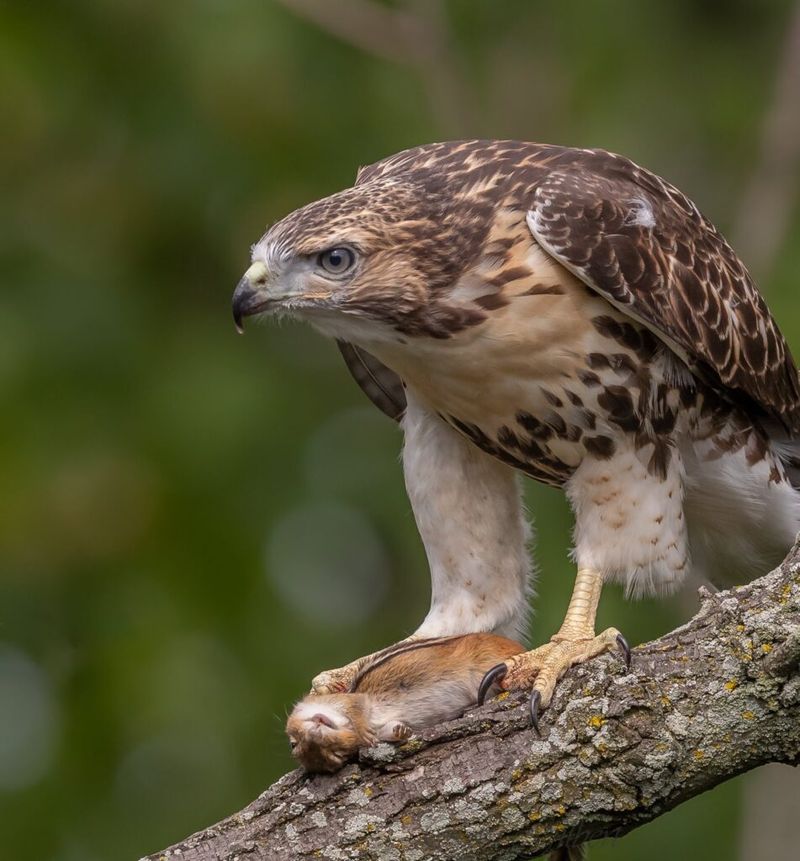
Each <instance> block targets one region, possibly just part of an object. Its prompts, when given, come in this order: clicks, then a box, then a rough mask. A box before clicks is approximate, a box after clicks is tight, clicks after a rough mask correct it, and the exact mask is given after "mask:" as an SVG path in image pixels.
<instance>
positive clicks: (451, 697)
mask: <svg viewBox="0 0 800 861" xmlns="http://www.w3.org/2000/svg"><path fill="white" fill-rule="evenodd" d="M522 651H524V647H523V646H521V645H520V644H519V643H515V642H514V641H513V640H508V639H506V638H505V637H498V636H495V635H494V634H466V635H464V636H459V637H442V638H438V639H431V640H416V641H412V642H408V643H402V644H400V645H398V646H394V647H390V648H389V649H386V650H385V651H383V652H380V653H378V655H376V656H375V658H374V659H373V660H371V661H370V662H369V664H367V665H366V666H365V667H364V668H362V670H361V671H360V672H359V674H358V676H357V677H356V679H355V681H354V682H353V686H352V688H351V689H350V692H349V693H343V694H322V695H313V694H309V695H308V696H307V697H305V698H304V699H302V700H301V701H300V702H299V703H297V705H296V706H295V707H294V710H293V711H292V713H291V715H290V716H289V720H288V722H287V724H286V733H287V735H288V736H289V742H290V744H291V745H292V753H293V755H294V756H295V758H296V759H297V760H298V761H299V762H300V764H301V765H302V766H303V767H304V768H305V769H306V771H326V772H333V771H337V770H338V769H340V768H341V767H342V766H343V765H344V764H345V763H346V762H347V760H348V759H350V758H351V757H352V756H353V755H354V754H355V753H356V752H357V751H358V749H359V748H361V747H369V746H370V745H373V744H375V743H376V742H378V741H401V740H402V739H405V738H408V737H409V736H410V735H411V734H412V733H413V732H416V731H418V730H421V729H424V728H425V727H428V726H432V725H434V724H437V723H440V722H441V721H446V720H451V719H453V718H455V717H459V716H460V715H461V714H463V712H464V711H465V710H466V709H467V708H469V707H470V706H472V705H475V703H476V702H477V699H478V686H479V685H480V682H481V679H482V678H483V675H484V673H486V671H487V670H489V669H490V668H491V667H493V666H494V665H495V664H498V663H500V661H503V660H505V659H506V658H509V657H511V656H512V655H517V654H519V653H520V652H522Z"/></svg>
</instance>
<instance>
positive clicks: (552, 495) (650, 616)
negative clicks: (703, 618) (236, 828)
mask: <svg viewBox="0 0 800 861" xmlns="http://www.w3.org/2000/svg"><path fill="white" fill-rule="evenodd" d="M368 12H371V13H372V14H371V15H368V14H367V13H368ZM793 14H794V12H793V9H792V4H790V3H788V2H771V3H769V4H767V3H758V2H743V0H738V2H722V0H714V2H712V0H706V2H688V0H672V2H670V3H642V2H634V0H630V2H606V3H591V4H590V3H586V2H577V0H566V2H565V0H562V2H560V3H558V4H552V3H548V4H545V3H540V2H524V0H507V2H502V3H500V2H498V3H489V2H479V0H458V2H456V0H454V2H450V3H439V2H434V0H430V2H405V3H400V2H397V3H391V4H390V3H386V4H377V3H366V4H365V3H362V2H344V0H328V2H326V0H321V2H312V0H303V2H301V0H292V2H290V0H285V2H276V0H196V2H186V0H175V2H170V3H156V2H152V0H106V2H100V0H72V2H49V3H27V4H22V3H0V159H1V161H0V201H1V202H2V206H0V265H1V267H2V268H1V270H0V271H1V280H0V288H1V290H2V292H1V293H0V394H1V395H2V399H3V403H4V406H5V419H4V421H3V423H2V426H0V470H1V471H2V491H1V492H0V494H1V495H0V822H2V849H0V856H2V858H4V859H5V858H8V859H13V861H27V859H36V861H41V859H44V861H95V859H97V861H113V859H131V858H136V857H138V856H140V855H143V854H144V853H146V852H152V851H155V850H157V849H159V848H162V847H163V846H165V845H167V844H168V843H171V842H174V841H176V840H178V839H179V838H182V837H183V836H185V835H186V834H187V833H189V832H191V831H193V830H196V829H198V828H200V827H202V826H204V825H207V824H209V823H211V822H212V821H214V820H216V819H219V818H221V817H223V816H224V815H226V814H228V813H230V812H233V811H234V810H237V809H239V808H240V807H242V806H243V805H244V804H245V803H247V802H248V801H250V800H251V799H252V798H253V797H254V796H255V795H256V794H257V793H258V792H260V791H261V790H262V789H263V788H264V787H265V786H266V785H267V784H268V783H270V782H271V781H273V780H274V779H275V778H277V777H278V776H279V775H280V774H282V773H283V772H284V771H286V770H288V769H289V768H290V767H291V761H290V758H289V756H288V751H287V745H286V743H285V741H284V737H283V733H282V724H283V721H284V719H285V715H286V709H287V707H289V706H290V704H291V703H292V702H293V700H294V699H295V698H297V697H298V696H299V695H301V694H302V693H303V692H304V691H305V690H306V689H307V687H308V683H309V680H310V678H311V677H312V676H313V675H314V674H315V673H316V672H318V671H319V670H321V669H324V668H328V667H331V666H337V665H339V664H341V663H344V662H346V661H348V660H349V659H351V658H353V657H354V656H357V655H361V654H365V653H366V652H367V651H370V650H372V649H375V648H378V647H380V646H382V645H385V644H386V643H388V642H390V641H393V640H396V639H398V638H400V637H401V636H403V635H404V634H406V633H408V632H410V631H411V630H413V628H414V627H415V626H416V624H417V623H418V622H419V621H420V620H421V618H422V616H423V615H424V613H425V610H426V608H427V599H428V580H427V571H426V566H425V561H424V556H423V553H422V549H421V545H420V542H419V539H418V537H417V535H416V532H415V529H414V524H413V518H412V516H411V513H410V509H409V505H408V502H407V500H406V497H405V495H404V491H403V483H402V477H401V470H400V466H399V462H398V451H399V446H400V434H399V431H398V430H397V428H396V427H395V426H394V425H393V424H392V422H391V421H389V420H388V419H386V418H384V417H383V416H382V415H381V414H380V413H379V412H378V411H377V410H375V409H374V408H373V407H372V406H371V405H370V404H369V403H368V402H367V401H366V399H365V398H364V397H363V395H362V394H361V392H360V391H359V390H358V389H357V387H356V386H355V385H354V384H353V383H352V381H351V380H350V378H349V376H348V374H347V372H346V370H345V368H344V366H343V364H342V362H341V361H340V360H339V357H338V353H337V351H336V348H335V346H334V345H333V344H332V343H328V342H326V341H324V340H323V339H322V338H321V337H319V336H317V335H316V334H314V333H313V332H312V331H311V330H310V329H306V328H303V327H301V326H299V325H288V324H287V325H282V326H280V327H278V326H267V327H260V326H254V325H251V326H250V327H249V328H248V332H247V335H246V337H244V338H240V337H237V335H236V333H235V332H234V329H233V324H232V321H231V317H230V296H231V292H232V290H233V287H234V286H235V284H236V281H237V280H238V278H239V277H240V275H241V273H242V272H243V270H244V269H245V268H246V266H247V264H248V248H249V245H250V243H252V242H254V241H255V240H256V239H258V237H259V236H260V235H261V233H262V232H263V230H264V228H265V226H266V225H267V224H269V223H270V222H272V221H274V220H276V219H277V218H279V217H281V216H282V215H284V214H286V213H287V212H288V211H289V210H291V209H294V208H295V207H297V206H299V205H301V204H303V203H306V202H308V201H309V200H312V199H314V198H318V197H321V196H323V195H326V194H328V193H331V192H333V191H335V190H337V189H339V188H341V187H343V186H346V185H349V184H350V183H351V181H352V180H353V178H354V175H355V171H356V168H357V167H358V166H359V165H360V164H366V163H369V162H371V161H375V160H377V159H379V158H381V157H383V156H384V155H387V154H389V153H391V152H394V151H397V150H399V149H402V148H404V147H407V146H412V145H415V144H418V143H423V142H426V141H430V140H435V139H443V138H450V137H460V136H485V137H517V138H522V139H530V140H542V141H549V142H554V143H565V144H574V145H579V146H602V147H605V148H608V149H612V150H617V151H621V152H624V153H625V154H627V155H629V156H631V157H632V158H634V159H635V160H637V161H639V162H641V163H643V164H645V165H647V166H649V167H651V168H652V169H654V170H655V171H657V172H658V173H660V174H662V175H664V176H666V177H667V178H668V179H670V180H672V181H673V182H675V183H676V184H677V185H679V186H680V187H681V188H683V189H684V190H685V191H687V192H688V193H689V194H690V195H691V196H692V197H693V198H694V199H695V200H696V201H697V202H698V203H699V205H700V206H701V208H702V209H703V210H704V211H705V212H706V213H707V214H708V215H709V216H711V217H712V218H713V219H714V220H715V221H716V222H717V224H718V225H719V226H720V227H721V228H722V229H723V230H724V231H726V232H728V233H731V234H733V235H734V236H735V237H736V242H737V247H738V248H739V250H740V252H741V253H742V254H743V256H744V257H745V260H746V261H747V262H751V263H753V265H754V268H755V269H756V271H757V274H759V275H760V276H761V283H762V285H763V288H764V290H765V291H766V292H767V294H768V297H769V301H770V304H771V306H772V308H773V310H774V312H775V314H776V316H777V317H778V319H779V321H780V322H781V325H782V327H783V329H784V332H785V333H786V335H787V336H788V339H789V341H790V343H792V344H793V345H794V347H795V352H800V315H799V314H798V310H800V298H798V295H797V291H796V283H797V272H798V271H800V219H799V218H798V213H797V202H796V195H795V193H794V192H795V191H796V185H797V180H796V174H793V173H792V172H791V169H790V168H791V164H792V159H791V157H790V158H789V159H788V164H789V168H786V165H785V164H784V167H783V168H782V169H783V170H784V173H783V174H779V175H778V179H777V181H776V179H775V176H774V174H775V170H774V169H773V168H774V165H775V163H776V162H775V159H778V161H779V160H780V158H783V159H784V161H787V159H786V153H785V152H784V150H785V149H786V148H787V147H788V149H789V150H790V151H791V149H792V140H793V138H792V134H793V133H790V132H787V131H786V126H785V125H784V126H781V125H780V123H781V117H780V113H781V108H780V104H781V99H783V100H784V102H785V93H784V94H783V95H781V94H782V93H783V90H782V87H783V88H784V89H785V87H784V84H781V83H780V82H781V74H782V73H781V68H782V64H784V62H785V59H786V56H787V54H786V50H787V48H786V46H787V43H789V42H790V41H791V40H789V38H788V33H789V31H790V26H791V22H792V16H793ZM797 32H798V33H800V30H798V31H797ZM796 41H797V40H796V39H795V42H796ZM798 47H800V46H797V45H796V46H795V48H798ZM776 94H777V95H776ZM789 103H790V104H791V99H790V102H789ZM796 104H797V103H795V106H794V107H793V111H794V115H795V117H796V114H797V111H798V110H799V109H798V108H797V107H796ZM784 109H785V105H784ZM776 111H777V114H778V119H777V120H776V119H775V114H776ZM790 114H791V111H790ZM785 119H786V117H784V120H785ZM791 120H792V116H789V121H791ZM776 122H777V124H778V125H777V126H775V123H776ZM775 128H778V129H779V131H780V134H778V133H776V132H775ZM789 128H790V129H791V128H792V127H791V125H790V126H789ZM794 129H795V130H796V123H795V126H794ZM770 135H772V137H770ZM775 140H780V141H781V142H782V143H783V144H784V148H783V149H780V147H779V150H780V151H779V152H778V155H777V156H775V158H774V159H773V158H772V156H771V155H770V149H769V148H770V146H773V147H774V144H775ZM787 140H788V143H787ZM771 141H772V143H770V142H771ZM772 155H774V153H773V154H772ZM789 155H790V156H791V152H790V153H789ZM765 164H766V170H765ZM781 164H783V163H781ZM759 165H761V167H759ZM765 177H766V179H765ZM776 200H777V203H776V202H775V201H776ZM748 201H749V202H748ZM759 207H761V209H759ZM754 213H755V214H756V215H757V216H758V217H757V218H754V217H753V216H754ZM754 223H755V224H756V228H753V227H752V225H753V224H754ZM765 223H766V224H767V225H768V226H769V225H772V226H771V228H770V229H768V230H766V231H764V230H761V234H762V235H761V236H760V238H759V231H758V229H757V228H758V227H763V225H764V224H765ZM748 224H749V225H750V226H748ZM759 270H760V271H759ZM528 496H529V502H530V507H531V510H532V512H533V513H534V515H535V519H536V525H537V529H538V532H539V534H540V536H541V537H540V541H539V548H538V560H539V563H540V565H541V569H542V574H541V577H540V581H539V589H538V592H539V596H538V599H537V601H536V616H535V621H534V638H535V639H537V640H538V639H543V638H546V637H547V636H549V635H550V633H551V632H552V631H553V630H554V628H555V627H556V626H557V625H558V623H559V621H560V618H561V614H562V613H563V609H564V607H565V604H566V600H567V597H568V594H569V591H570V588H571V576H572V566H571V565H570V563H569V561H568V558H567V548H568V545H569V531H570V520H569V513H568V510H567V508H566V505H565V502H564V500H563V498H562V496H561V495H560V494H559V493H556V492H554V491H550V490H547V489H544V488H540V487H536V486H533V485H531V486H530V487H529V488H528ZM692 607H693V598H692V596H688V597H687V596H684V597H683V598H680V597H679V598H677V599H675V600H672V601H670V602H655V601H641V602H638V603H626V602H623V600H622V598H621V595H620V593H619V592H618V591H617V590H616V589H609V590H608V593H607V595H606V597H605V599H604V602H603V605H602V608H601V619H600V624H601V625H604V624H609V623H612V622H613V624H615V625H616V626H618V627H620V628H622V629H623V630H624V631H625V632H626V633H627V634H628V635H629V637H630V639H631V641H632V642H640V641H643V640H646V639H650V638H653V637H655V636H657V635H659V634H660V633H662V632H664V631H666V630H668V629H670V628H671V627H673V626H674V625H675V624H676V623H678V622H679V621H680V620H681V619H683V618H686V617H687V616H688V615H689V614H690V613H691V611H692ZM748 780H751V781H752V780H753V778H752V777H750V776H749V777H746V778H742V779H739V780H736V781H733V782H731V783H729V784H727V785H725V786H722V787H720V788H718V789H717V790H715V791H714V792H713V793H710V794H707V795H705V796H703V797H701V798H698V799H695V800H694V801H692V802H690V803H688V804H686V805H684V806H683V807H681V808H679V809H678V810H676V811H674V812H673V813H671V814H669V815H667V816H665V817H663V818H661V819H659V820H658V821H657V822H655V823H653V824H651V825H649V826H646V827H644V828H641V829H639V830H637V831H635V832H633V833H632V834H630V835H629V836H627V837H624V838H622V839H620V840H616V841H605V842H603V843H600V844H597V845H596V848H595V849H594V850H593V854H592V858H593V859H595V861H605V859H612V858H613V859H615V861H627V859H635V858H641V857H643V855H644V853H647V857H648V859H649V861H659V859H674V858H675V857H685V858H711V859H717V858H719V859H727V858H734V857H736V856H737V853H739V852H740V851H741V850H740V841H741V840H742V839H743V838H742V835H743V833H744V832H745V830H746V829H747V828H748V827H750V826H748V825H747V813H748V809H749V808H748V804H747V798H748V784H747V781H748ZM781 803H783V804H784V805H794V806H795V810H797V805H798V802H797V795H794V797H789V798H785V800H784V801H783V802H781ZM759 857H773V858H775V857H778V856H777V855H772V856H769V853H766V852H765V854H764V855H763V856H759ZM787 857H788V856H787Z"/></svg>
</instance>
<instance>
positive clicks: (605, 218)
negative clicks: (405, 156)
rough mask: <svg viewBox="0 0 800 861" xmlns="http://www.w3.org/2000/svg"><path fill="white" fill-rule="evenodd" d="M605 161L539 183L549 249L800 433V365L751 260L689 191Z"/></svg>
mask: <svg viewBox="0 0 800 861" xmlns="http://www.w3.org/2000/svg"><path fill="white" fill-rule="evenodd" d="M602 155H603V156H605V160H604V163H603V162H601V165H603V166H605V167H606V170H607V173H600V171H599V170H595V169H593V166H591V163H590V164H587V165H581V164H576V165H574V166H573V167H572V168H571V169H570V170H561V171H554V172H552V173H550V174H548V175H547V177H546V178H545V179H544V180H543V181H542V182H541V183H540V184H539V185H538V187H537V188H536V191H535V195H534V204H533V207H532V209H531V215H530V218H529V223H530V225H531V230H532V231H533V233H534V236H535V237H536V239H537V241H538V242H539V243H540V244H541V245H542V247H543V248H544V249H545V250H546V251H547V252H548V253H550V254H552V255H553V256H554V257H555V258H556V259H557V260H558V261H559V262H560V263H562V265H564V266H565V267H566V268H567V269H569V270H570V271H572V272H573V273H575V274H576V275H577V276H578V277H579V278H581V280H582V281H584V282H585V283H586V285H587V286H588V287H590V288H591V289H593V290H595V291H596V292H598V293H600V294H601V295H603V296H605V297H606V298H607V299H609V300H610V301H611V302H613V303H614V304H615V305H616V306H617V307H618V308H619V309H620V310H621V311H622V312H623V313H627V314H629V315H630V316H631V317H632V318H634V319H637V320H639V321H640V322H642V323H644V324H645V325H646V326H647V327H648V328H649V329H650V330H651V331H653V332H654V334H656V335H658V336H659V337H661V338H662V340H664V341H665V342H666V343H667V344H668V346H670V347H671V348H672V349H673V350H674V351H675V352H676V353H678V354H679V355H680V356H681V357H682V358H684V359H685V360H686V361H687V362H688V364H689V366H690V368H692V369H693V370H695V371H696V372H697V373H698V374H699V375H700V376H701V377H703V378H704V379H706V380H707V381H708V382H710V383H711V384H712V385H714V386H715V387H716V388H722V389H728V390H735V391H738V392H741V393H743V394H744V395H745V396H746V397H747V398H748V399H750V400H751V401H753V402H755V404H757V405H758V406H759V407H760V408H761V409H762V410H763V411H764V412H766V413H767V414H769V415H771V416H773V417H774V418H777V419H779V420H780V421H781V422H782V423H783V424H784V425H785V426H786V427H787V429H789V430H790V431H797V430H800V387H798V378H797V370H796V368H795V365H794V361H793V360H792V357H791V354H790V352H789V348H788V346H787V345H786V342H785V341H784V339H783V336H782V335H781V333H780V331H779V330H778V327H777V325H776V323H775V321H774V320H773V319H772V316H771V314H770V312H769V310H768V308H767V306H766V303H765V302H764V300H763V298H762V297H761V295H760V294H759V292H758V290H757V289H756V287H755V285H754V284H753V281H752V280H751V278H750V276H749V274H748V273H747V270H746V269H745V267H744V265H743V264H742V263H741V261H740V260H739V258H738V257H737V256H736V255H735V253H734V252H733V250H732V249H731V247H730V246H729V245H728V243H727V242H726V241H725V239H724V238H723V237H722V236H721V235H720V233H719V232H718V231H717V230H716V228H715V227H714V226H713V225H712V224H711V223H710V222H709V221H708V220H706V219H705V218H704V217H703V216H702V215H701V214H700V213H699V212H698V210H697V208H696V207H695V206H694V204H692V203H691V202H690V201H689V200H688V199H687V198H686V197H685V196H684V195H683V194H681V193H680V192H679V191H678V190H677V189H675V188H674V187H672V186H670V185H668V184H667V183H665V182H663V181H662V180H659V179H658V178H657V177H655V176H653V175H652V174H649V173H648V172H646V171H644V170H642V169H641V168H638V167H637V166H636V165H633V164H632V163H631V162H628V161H627V160H626V159H621V158H618V157H615V156H611V155H608V154H605V153H603V154H602ZM587 161H589V160H588V159H587Z"/></svg>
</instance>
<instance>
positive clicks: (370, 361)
mask: <svg viewBox="0 0 800 861" xmlns="http://www.w3.org/2000/svg"><path fill="white" fill-rule="evenodd" d="M336 343H337V344H338V346H339V352H340V353H341V354H342V357H343V358H344V361H345V364H346V365H347V367H348V369H349V371H350V373H351V374H352V375H353V379H354V380H355V381H356V382H357V383H358V385H359V386H361V388H362V390H363V391H364V394H366V396H367V397H368V398H369V399H370V400H371V401H372V403H373V404H375V406H376V407H379V408H380V409H381V410H382V411H383V412H384V413H386V415H387V416H389V418H391V419H394V420H395V421H398V422H399V421H400V419H401V418H402V417H403V413H404V412H405V411H406V393H405V391H404V390H403V383H402V381H401V379H400V377H398V376H397V374H395V372H394V371H391V370H389V368H387V367H386V365H384V364H383V363H382V362H379V361H378V360H377V359H376V358H375V357H374V356H373V355H372V354H371V353H368V352H367V351H366V350H362V349H361V347H356V346H355V345H354V344H349V343H348V342H347V341H337V342H336Z"/></svg>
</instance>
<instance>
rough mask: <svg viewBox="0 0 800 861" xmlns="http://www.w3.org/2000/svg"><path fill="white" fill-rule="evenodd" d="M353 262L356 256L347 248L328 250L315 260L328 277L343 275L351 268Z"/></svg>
mask: <svg viewBox="0 0 800 861" xmlns="http://www.w3.org/2000/svg"><path fill="white" fill-rule="evenodd" d="M355 262H356V255H355V254H354V253H353V252H352V251H351V250H350V249H349V248H329V249H328V250H327V251H323V252H322V253H321V254H320V255H319V257H318V258H317V263H318V264H319V265H320V266H321V267H322V268H323V269H324V270H325V271H326V272H327V273H328V274H329V275H344V273H345V272H347V271H348V270H350V269H352V268H353V266H354V265H355Z"/></svg>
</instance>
